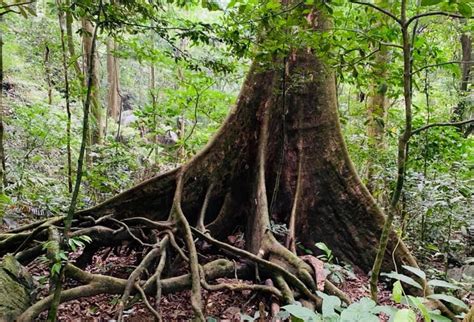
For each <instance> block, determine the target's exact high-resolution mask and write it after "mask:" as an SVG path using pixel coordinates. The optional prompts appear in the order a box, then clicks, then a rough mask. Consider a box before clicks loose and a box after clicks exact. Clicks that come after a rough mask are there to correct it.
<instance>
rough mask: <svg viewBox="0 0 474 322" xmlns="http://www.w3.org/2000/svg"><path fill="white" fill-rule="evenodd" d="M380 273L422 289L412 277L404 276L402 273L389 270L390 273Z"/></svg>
mask: <svg viewBox="0 0 474 322" xmlns="http://www.w3.org/2000/svg"><path fill="white" fill-rule="evenodd" d="M380 275H383V276H387V277H389V278H393V279H395V280H399V281H402V282H403V283H406V284H409V285H411V286H414V287H416V288H419V289H420V290H422V289H423V287H422V286H421V285H420V283H418V282H416V281H415V280H414V279H413V278H411V277H409V276H406V275H403V274H399V273H395V272H391V273H382V274H380Z"/></svg>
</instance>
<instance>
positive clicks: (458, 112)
mask: <svg viewBox="0 0 474 322" xmlns="http://www.w3.org/2000/svg"><path fill="white" fill-rule="evenodd" d="M460 41H461V51H462V52H461V55H462V57H461V82H460V86H459V95H460V100H459V102H458V104H457V106H456V107H455V108H454V111H453V117H452V121H453V122H459V121H462V120H465V119H469V118H471V115H466V114H468V113H466V112H467V111H469V107H470V106H471V105H472V103H471V102H470V98H469V95H470V93H471V90H470V88H469V85H470V84H471V68H472V65H473V64H472V37H471V36H470V35H469V34H462V35H461V38H460ZM459 130H461V131H463V132H464V135H465V136H466V137H467V136H468V135H469V134H470V133H471V132H472V131H473V130H474V125H472V124H468V125H466V126H459Z"/></svg>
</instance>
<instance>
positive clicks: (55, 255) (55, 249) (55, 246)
mask: <svg viewBox="0 0 474 322" xmlns="http://www.w3.org/2000/svg"><path fill="white" fill-rule="evenodd" d="M91 242H92V239H91V238H90V237H89V236H86V235H81V236H75V237H71V238H69V239H68V246H69V248H70V249H71V250H72V251H73V252H74V251H76V250H77V248H78V247H85V243H91ZM43 249H44V250H46V251H48V254H49V255H48V259H49V261H50V262H51V276H57V275H59V272H60V271H61V266H62V265H63V264H64V263H66V262H67V261H68V252H67V251H64V250H62V249H61V248H60V245H59V243H58V242H57V241H55V240H50V241H47V242H45V243H43Z"/></svg>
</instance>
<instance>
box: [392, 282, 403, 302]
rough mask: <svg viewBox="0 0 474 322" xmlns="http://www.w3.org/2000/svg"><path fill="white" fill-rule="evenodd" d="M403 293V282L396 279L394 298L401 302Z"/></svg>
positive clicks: (393, 291)
mask: <svg viewBox="0 0 474 322" xmlns="http://www.w3.org/2000/svg"><path fill="white" fill-rule="evenodd" d="M402 294H403V287H402V283H400V281H396V282H395V283H393V290H392V299H393V300H394V301H395V302H397V303H400V302H401V301H402Z"/></svg>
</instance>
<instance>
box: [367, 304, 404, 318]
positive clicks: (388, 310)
mask: <svg viewBox="0 0 474 322" xmlns="http://www.w3.org/2000/svg"><path fill="white" fill-rule="evenodd" d="M397 311H398V309H397V308H395V307H392V306H389V305H377V306H376V307H374V309H373V310H372V313H374V314H380V313H385V314H386V315H388V316H394V315H395V313H397Z"/></svg>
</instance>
